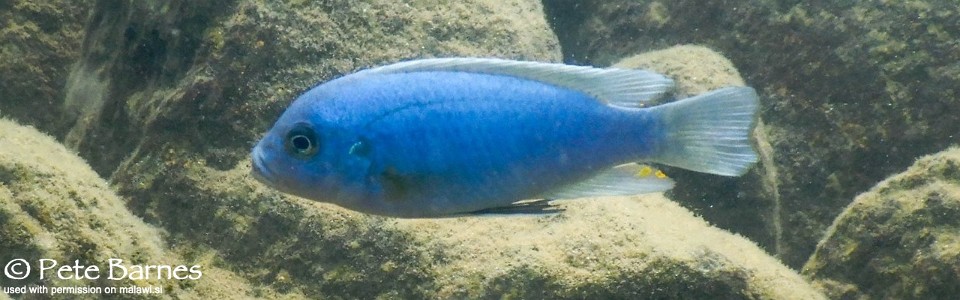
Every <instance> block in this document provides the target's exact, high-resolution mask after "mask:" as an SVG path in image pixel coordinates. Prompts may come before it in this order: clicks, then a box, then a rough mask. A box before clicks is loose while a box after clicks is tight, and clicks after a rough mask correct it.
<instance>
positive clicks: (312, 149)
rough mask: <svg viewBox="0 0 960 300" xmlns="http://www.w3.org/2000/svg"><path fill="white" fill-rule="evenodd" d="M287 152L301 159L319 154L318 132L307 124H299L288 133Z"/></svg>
mask: <svg viewBox="0 0 960 300" xmlns="http://www.w3.org/2000/svg"><path fill="white" fill-rule="evenodd" d="M286 146H287V147H286V148H287V151H288V152H290V153H291V154H293V155H296V156H299V157H303V158H305V157H308V156H311V155H314V154H316V153H317V149H318V148H319V147H320V140H319V139H318V138H317V132H316V131H314V130H313V128H311V127H310V125H308V124H306V123H297V124H296V125H294V127H293V129H290V132H288V133H287V140H286Z"/></svg>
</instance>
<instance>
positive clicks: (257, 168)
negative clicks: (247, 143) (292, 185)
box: [250, 147, 275, 186]
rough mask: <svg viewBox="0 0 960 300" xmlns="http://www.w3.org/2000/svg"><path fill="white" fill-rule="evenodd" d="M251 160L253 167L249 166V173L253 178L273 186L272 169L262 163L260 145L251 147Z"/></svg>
mask: <svg viewBox="0 0 960 300" xmlns="http://www.w3.org/2000/svg"><path fill="white" fill-rule="evenodd" d="M251 160H252V161H253V168H251V170H250V174H251V175H253V178H255V179H256V180H257V181H259V182H260V183H263V184H266V185H268V186H274V185H275V184H274V182H273V171H271V170H270V168H268V167H267V166H266V165H265V164H264V163H263V161H264V158H263V152H262V151H260V147H256V148H253V153H252V155H251Z"/></svg>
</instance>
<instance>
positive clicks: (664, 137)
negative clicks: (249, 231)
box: [251, 58, 758, 218]
mask: <svg viewBox="0 0 960 300" xmlns="http://www.w3.org/2000/svg"><path fill="white" fill-rule="evenodd" d="M673 88H674V83H673V81H672V80H671V79H669V78H667V77H665V76H663V75H660V74H657V73H653V72H650V71H645V70H631V69H614V68H607V69H601V68H593V67H583V66H570V65H563V64H550V63H538V62H522V61H512V60H501V59H483V58H440V59H422V60H413V61H407V62H400V63H396V64H392V65H386V66H382V67H378V68H373V69H367V70H363V71H360V72H356V73H354V74H351V75H347V76H344V77H341V78H338V79H335V80H332V81H329V82H326V83H323V84H320V85H318V86H316V87H314V88H313V89H311V90H309V91H307V92H306V93H304V94H303V95H301V96H299V97H298V98H297V99H296V101H294V102H293V103H292V104H291V105H290V107H289V108H287V110H286V111H285V112H284V113H283V114H282V116H280V118H279V120H277V122H276V124H275V125H274V126H273V128H271V129H270V130H269V131H268V132H267V133H266V134H265V136H264V137H263V138H262V140H260V142H259V143H258V144H257V145H256V147H254V149H253V151H252V155H251V156H252V160H253V164H252V166H253V175H254V177H256V178H257V179H258V180H260V181H261V182H263V183H265V184H267V185H269V186H272V187H273V188H275V189H277V190H280V191H282V192H285V193H289V194H293V195H297V196H301V197H304V198H307V199H312V200H316V201H322V202H329V203H334V204H337V205H340V206H342V207H346V208H349V209H352V210H356V211H360V212H365V213H370V214H377V215H384V216H394V217H410V218H415V217H440V216H449V215H454V214H460V213H469V212H476V211H484V210H488V209H493V208H501V207H511V206H512V205H516V207H524V205H522V204H523V202H521V201H523V200H529V199H566V198H577V197H586V196H606V195H632V194H639V193H645V192H654V191H663V190H666V189H669V188H671V187H672V186H673V182H672V181H670V179H668V178H662V177H663V176H644V173H649V172H644V167H642V166H641V165H638V164H637V163H635V162H645V163H658V164H664V165H670V166H676V167H680V168H685V169H690V170H694V171H699V172H706V173H712V174H718V175H725V176H739V175H742V174H744V173H745V172H746V171H747V169H748V168H750V166H752V165H753V164H754V163H755V162H756V161H757V155H756V153H755V152H754V150H753V148H752V146H751V144H750V141H749V134H750V131H751V129H752V127H753V124H754V118H755V115H756V110H757V103H758V100H757V94H756V92H755V91H754V90H753V89H752V88H749V87H727V88H722V89H718V90H714V91H711V92H708V93H705V94H702V95H698V96H694V97H691V98H686V99H682V100H678V101H674V102H670V103H667V104H662V105H657V106H651V107H646V108H644V107H642V106H644V104H646V103H650V102H651V100H656V99H660V98H664V97H666V96H668V95H669V93H670V92H671V91H672V90H673ZM518 203H520V205H518Z"/></svg>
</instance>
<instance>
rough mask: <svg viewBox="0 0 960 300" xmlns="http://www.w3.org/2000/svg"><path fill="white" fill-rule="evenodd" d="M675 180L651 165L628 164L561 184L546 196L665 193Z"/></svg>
mask: <svg viewBox="0 0 960 300" xmlns="http://www.w3.org/2000/svg"><path fill="white" fill-rule="evenodd" d="M673 185H674V182H673V180H672V179H670V178H667V177H666V175H663V173H661V172H660V171H657V170H655V169H653V168H651V167H650V166H647V165H639V164H634V163H630V164H624V165H619V166H616V167H614V168H612V169H610V170H606V171H603V172H601V173H600V174H597V175H595V176H594V177H592V178H590V179H587V180H584V181H581V182H577V183H574V184H572V185H568V186H564V187H561V188H560V189H558V190H555V191H551V192H548V193H546V194H545V195H544V197H545V198H550V199H571V198H583V197H602V196H626V195H636V194H645V193H655V192H662V191H666V190H669V189H671V188H673Z"/></svg>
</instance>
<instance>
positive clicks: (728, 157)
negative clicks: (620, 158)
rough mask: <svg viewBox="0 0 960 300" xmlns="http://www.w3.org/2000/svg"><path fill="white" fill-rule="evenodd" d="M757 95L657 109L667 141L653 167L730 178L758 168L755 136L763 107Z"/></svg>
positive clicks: (743, 92) (722, 95) (746, 91)
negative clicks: (751, 140)
mask: <svg viewBox="0 0 960 300" xmlns="http://www.w3.org/2000/svg"><path fill="white" fill-rule="evenodd" d="M758 102H759V101H758V98H757V93H756V91H754V90H753V88H749V87H727V88H722V89H718V90H714V91H710V92H708V93H705V94H702V95H698V96H694V97H690V98H687V99H683V100H679V101H676V102H671V103H667V104H663V105H660V106H655V107H653V108H651V110H652V111H654V112H655V113H659V114H660V117H661V122H662V123H663V128H664V129H663V130H664V141H663V142H662V144H663V146H662V147H660V148H661V149H660V150H659V153H657V154H655V155H654V157H653V161H655V162H658V163H663V164H666V165H671V166H675V167H680V168H684V169H689V170H693V171H698V172H706V173H712V174H718V175H724V176H740V175H743V174H744V173H746V172H747V170H748V169H749V168H750V166H752V165H753V164H754V163H756V162H757V153H756V152H754V151H753V146H752V145H751V144H750V132H751V131H752V129H753V125H754V123H755V122H754V118H755V115H756V111H757V107H758V105H759V104H758Z"/></svg>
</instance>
